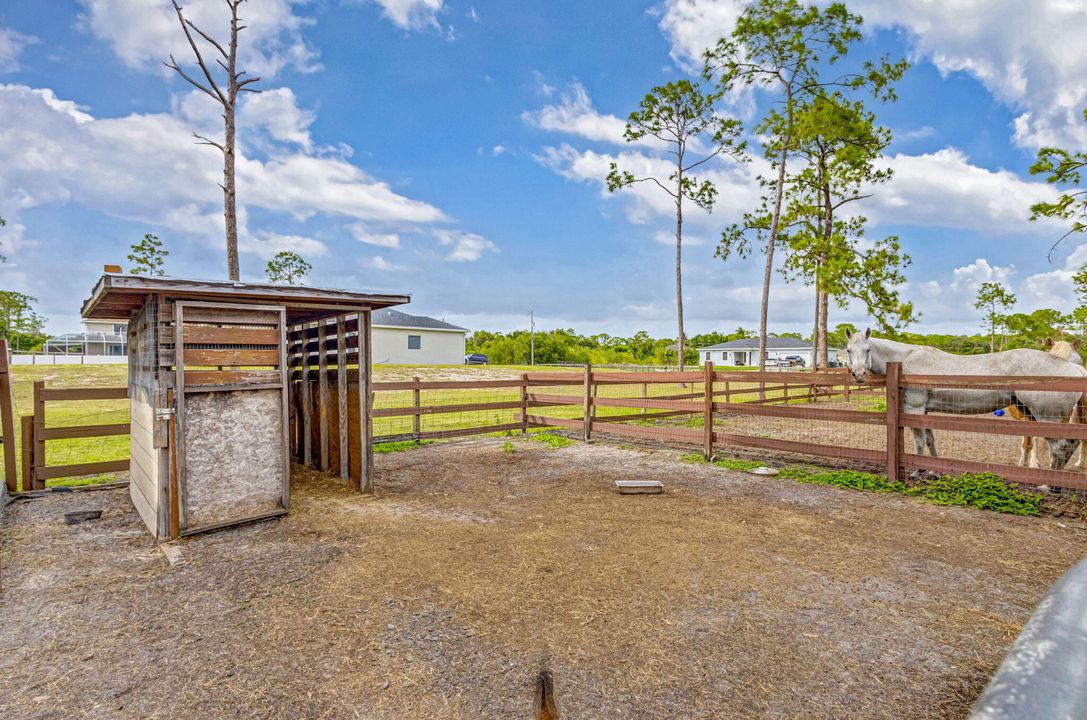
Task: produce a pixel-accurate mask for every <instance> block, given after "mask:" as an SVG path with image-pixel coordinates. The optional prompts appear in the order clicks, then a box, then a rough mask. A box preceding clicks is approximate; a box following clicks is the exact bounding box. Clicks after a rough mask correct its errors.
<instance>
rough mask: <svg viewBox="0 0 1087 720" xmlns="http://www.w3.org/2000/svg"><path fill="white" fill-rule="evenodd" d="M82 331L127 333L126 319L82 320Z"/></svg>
mask: <svg viewBox="0 0 1087 720" xmlns="http://www.w3.org/2000/svg"><path fill="white" fill-rule="evenodd" d="M83 332H88V333H105V334H106V335H127V334H128V321H127V320H84V321H83Z"/></svg>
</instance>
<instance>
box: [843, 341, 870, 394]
mask: <svg viewBox="0 0 1087 720" xmlns="http://www.w3.org/2000/svg"><path fill="white" fill-rule="evenodd" d="M845 336H846V340H847V341H848V342H846V345H845V351H846V353H847V354H848V355H849V372H850V374H851V375H853V379H854V380H856V381H857V382H864V381H865V380H867V379H868V376H869V375H870V374H871V372H872V343H871V342H870V339H871V337H872V328H868V329H867V330H865V331H864V332H863V333H859V332H850V331H849V330H846V331H845Z"/></svg>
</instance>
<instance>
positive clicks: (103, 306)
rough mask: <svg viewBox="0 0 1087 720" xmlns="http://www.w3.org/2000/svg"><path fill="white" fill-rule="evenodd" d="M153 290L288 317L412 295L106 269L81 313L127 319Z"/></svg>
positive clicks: (379, 304)
mask: <svg viewBox="0 0 1087 720" xmlns="http://www.w3.org/2000/svg"><path fill="white" fill-rule="evenodd" d="M153 293H162V294H164V295H168V296H170V297H174V298H179V299H191V300H215V301H220V302H228V301H232V302H243V303H272V304H275V305H284V306H286V308H287V315H288V320H289V321H290V322H302V321H309V320H318V319H320V318H322V317H328V316H332V315H335V314H336V313H342V312H352V311H359V310H370V309H374V310H376V309H379V308H384V307H388V306H389V305H403V304H404V303H407V302H411V296H410V295H401V294H385V293H366V292H359V291H356V290H336V289H331V288H314V287H306V286H303V285H270V284H267V283H250V282H233V281H230V280H192V279H186V278H172V277H159V276H154V277H153V276H147V275H123V274H113V273H107V274H106V275H103V276H102V277H101V279H99V281H98V283H97V284H96V285H95V287H94V290H93V291H92V292H91V296H90V297H89V298H88V299H87V300H85V301H84V302H83V308H82V311H81V314H82V315H83V317H85V318H95V319H98V318H101V319H110V320H112V319H117V320H127V319H128V318H129V316H131V314H132V312H133V311H134V310H137V309H138V308H139V307H140V306H142V305H143V303H144V300H145V299H146V298H147V296H148V295H151V294H153Z"/></svg>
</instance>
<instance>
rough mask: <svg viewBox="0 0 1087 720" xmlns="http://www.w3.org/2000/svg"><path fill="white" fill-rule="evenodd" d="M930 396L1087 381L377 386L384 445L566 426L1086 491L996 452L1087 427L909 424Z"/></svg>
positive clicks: (784, 374) (736, 376) (529, 378)
mask: <svg viewBox="0 0 1087 720" xmlns="http://www.w3.org/2000/svg"><path fill="white" fill-rule="evenodd" d="M921 387H923V388H926V389H929V390H934V389H940V388H944V389H959V390H961V389H1013V390H1015V389H1018V390H1029V391H1031V392H1071V391H1075V392H1080V393H1085V392H1087V379H1084V378H1053V377H1004V376H928V375H904V374H902V373H901V368H900V367H899V366H897V365H894V364H892V366H891V367H889V368H888V374H887V376H886V377H877V378H873V379H872V380H871V381H870V382H868V383H865V384H863V385H862V384H858V383H856V382H854V381H853V380H852V378H851V376H850V375H849V373H848V371H846V370H844V369H835V370H824V371H819V372H810V371H809V372H804V371H791V372H790V371H774V372H765V373H760V372H745V371H719V370H716V369H714V368H713V367H712V366H709V365H708V364H707V365H706V366H704V367H703V368H702V369H701V370H700V371H698V372H694V371H687V372H683V373H680V372H676V371H660V372H615V371H609V370H606V371H603V372H599V371H596V370H594V369H593V368H592V366H585V367H582V368H580V372H578V371H574V372H529V373H524V374H523V375H521V376H520V377H519V378H510V379H504V380H486V381H464V380H439V381H422V380H420V379H419V378H414V379H412V380H410V381H406V380H405V381H396V382H378V383H374V384H373V391H374V401H373V405H374V408H375V410H374V422H375V425H376V427H375V430H374V441H375V442H386V441H395V440H428V439H438V438H447V437H462V436H467V435H476V434H489V433H496V432H503V431H517V430H520V431H526V430H528V429H530V428H548V427H553V428H562V429H566V430H572V431H575V432H576V433H577V434H579V435H581V437H582V438H584V439H586V440H591V439H592V438H593V437H594V436H595V435H598V434H600V435H607V436H615V437H621V438H633V439H637V440H642V441H656V442H661V443H664V444H674V445H687V446H694V447H700V448H701V449H702V450H703V452H704V453H705V454H706V455H707V456H711V455H713V454H714V453H715V452H721V451H725V450H727V449H728V448H746V449H751V450H761V451H770V452H783V453H790V454H800V455H805V456H815V457H822V458H830V459H838V460H845V461H855V462H861V463H864V464H872V465H879V466H882V467H885V468H886V470H887V474H888V477H889V478H890V479H891V480H897V479H901V478H902V477H903V476H904V474H905V473H906V472H908V471H913V470H928V471H935V472H954V473H958V472H993V473H995V474H997V475H1001V476H1003V477H1005V478H1007V479H1008V480H1012V481H1015V482H1020V483H1025V484H1034V485H1040V484H1049V485H1055V486H1060V487H1066V488H1074V489H1087V475H1085V474H1083V473H1080V472H1074V471H1070V470H1051V469H1048V468H1037V467H1021V466H1019V465H1015V464H1013V463H1014V458H1013V457H1012V456H1011V454H1010V453H1012V452H1013V451H1016V450H1015V448H1017V447H1018V446H1017V445H1008V444H1007V442H1005V444H1004V445H1002V446H1001V447H1000V448H998V449H997V450H992V449H991V448H989V446H990V445H992V444H994V442H995V441H996V440H999V439H1000V438H1004V439H1005V440H1006V441H1014V440H1016V439H1018V438H1019V437H1022V436H1024V435H1034V436H1040V437H1046V438H1054V439H1071V440H1079V441H1084V442H1087V425H1082V424H1075V423H1069V422H1033V423H1029V424H1024V423H1019V422H1012V421H1009V420H1008V419H1007V418H1004V419H998V418H996V417H992V416H980V417H979V416H962V415H949V414H928V415H913V414H906V413H904V412H903V406H902V397H903V395H904V393H905V392H906V391H907V390H909V389H912V388H921ZM834 428H837V429H836V430H835V429H834ZM914 429H920V430H925V429H931V430H937V431H940V432H941V433H942V435H941V442H942V444H943V445H942V446H943V447H944V448H946V449H947V453H946V454H945V453H941V456H940V457H933V456H931V455H920V454H916V453H914V452H909V451H907V450H906V449H905V447H906V446H905V442H904V437H905V432H906V431H907V430H911V431H912V430H914ZM911 449H912V445H911ZM981 450H987V451H988V454H986V453H985V452H981ZM994 453H995V454H996V455H999V453H1005V454H1004V455H999V456H994Z"/></svg>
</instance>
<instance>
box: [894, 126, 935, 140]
mask: <svg viewBox="0 0 1087 720" xmlns="http://www.w3.org/2000/svg"><path fill="white" fill-rule="evenodd" d="M935 135H936V128H934V127H932V126H931V125H923V126H922V127H919V128H915V129H913V130H905V131H901V132H896V133H895V134H894V139H895V141H896V142H911V141H913V140H923V139H925V138H930V137H933V136H935Z"/></svg>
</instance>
